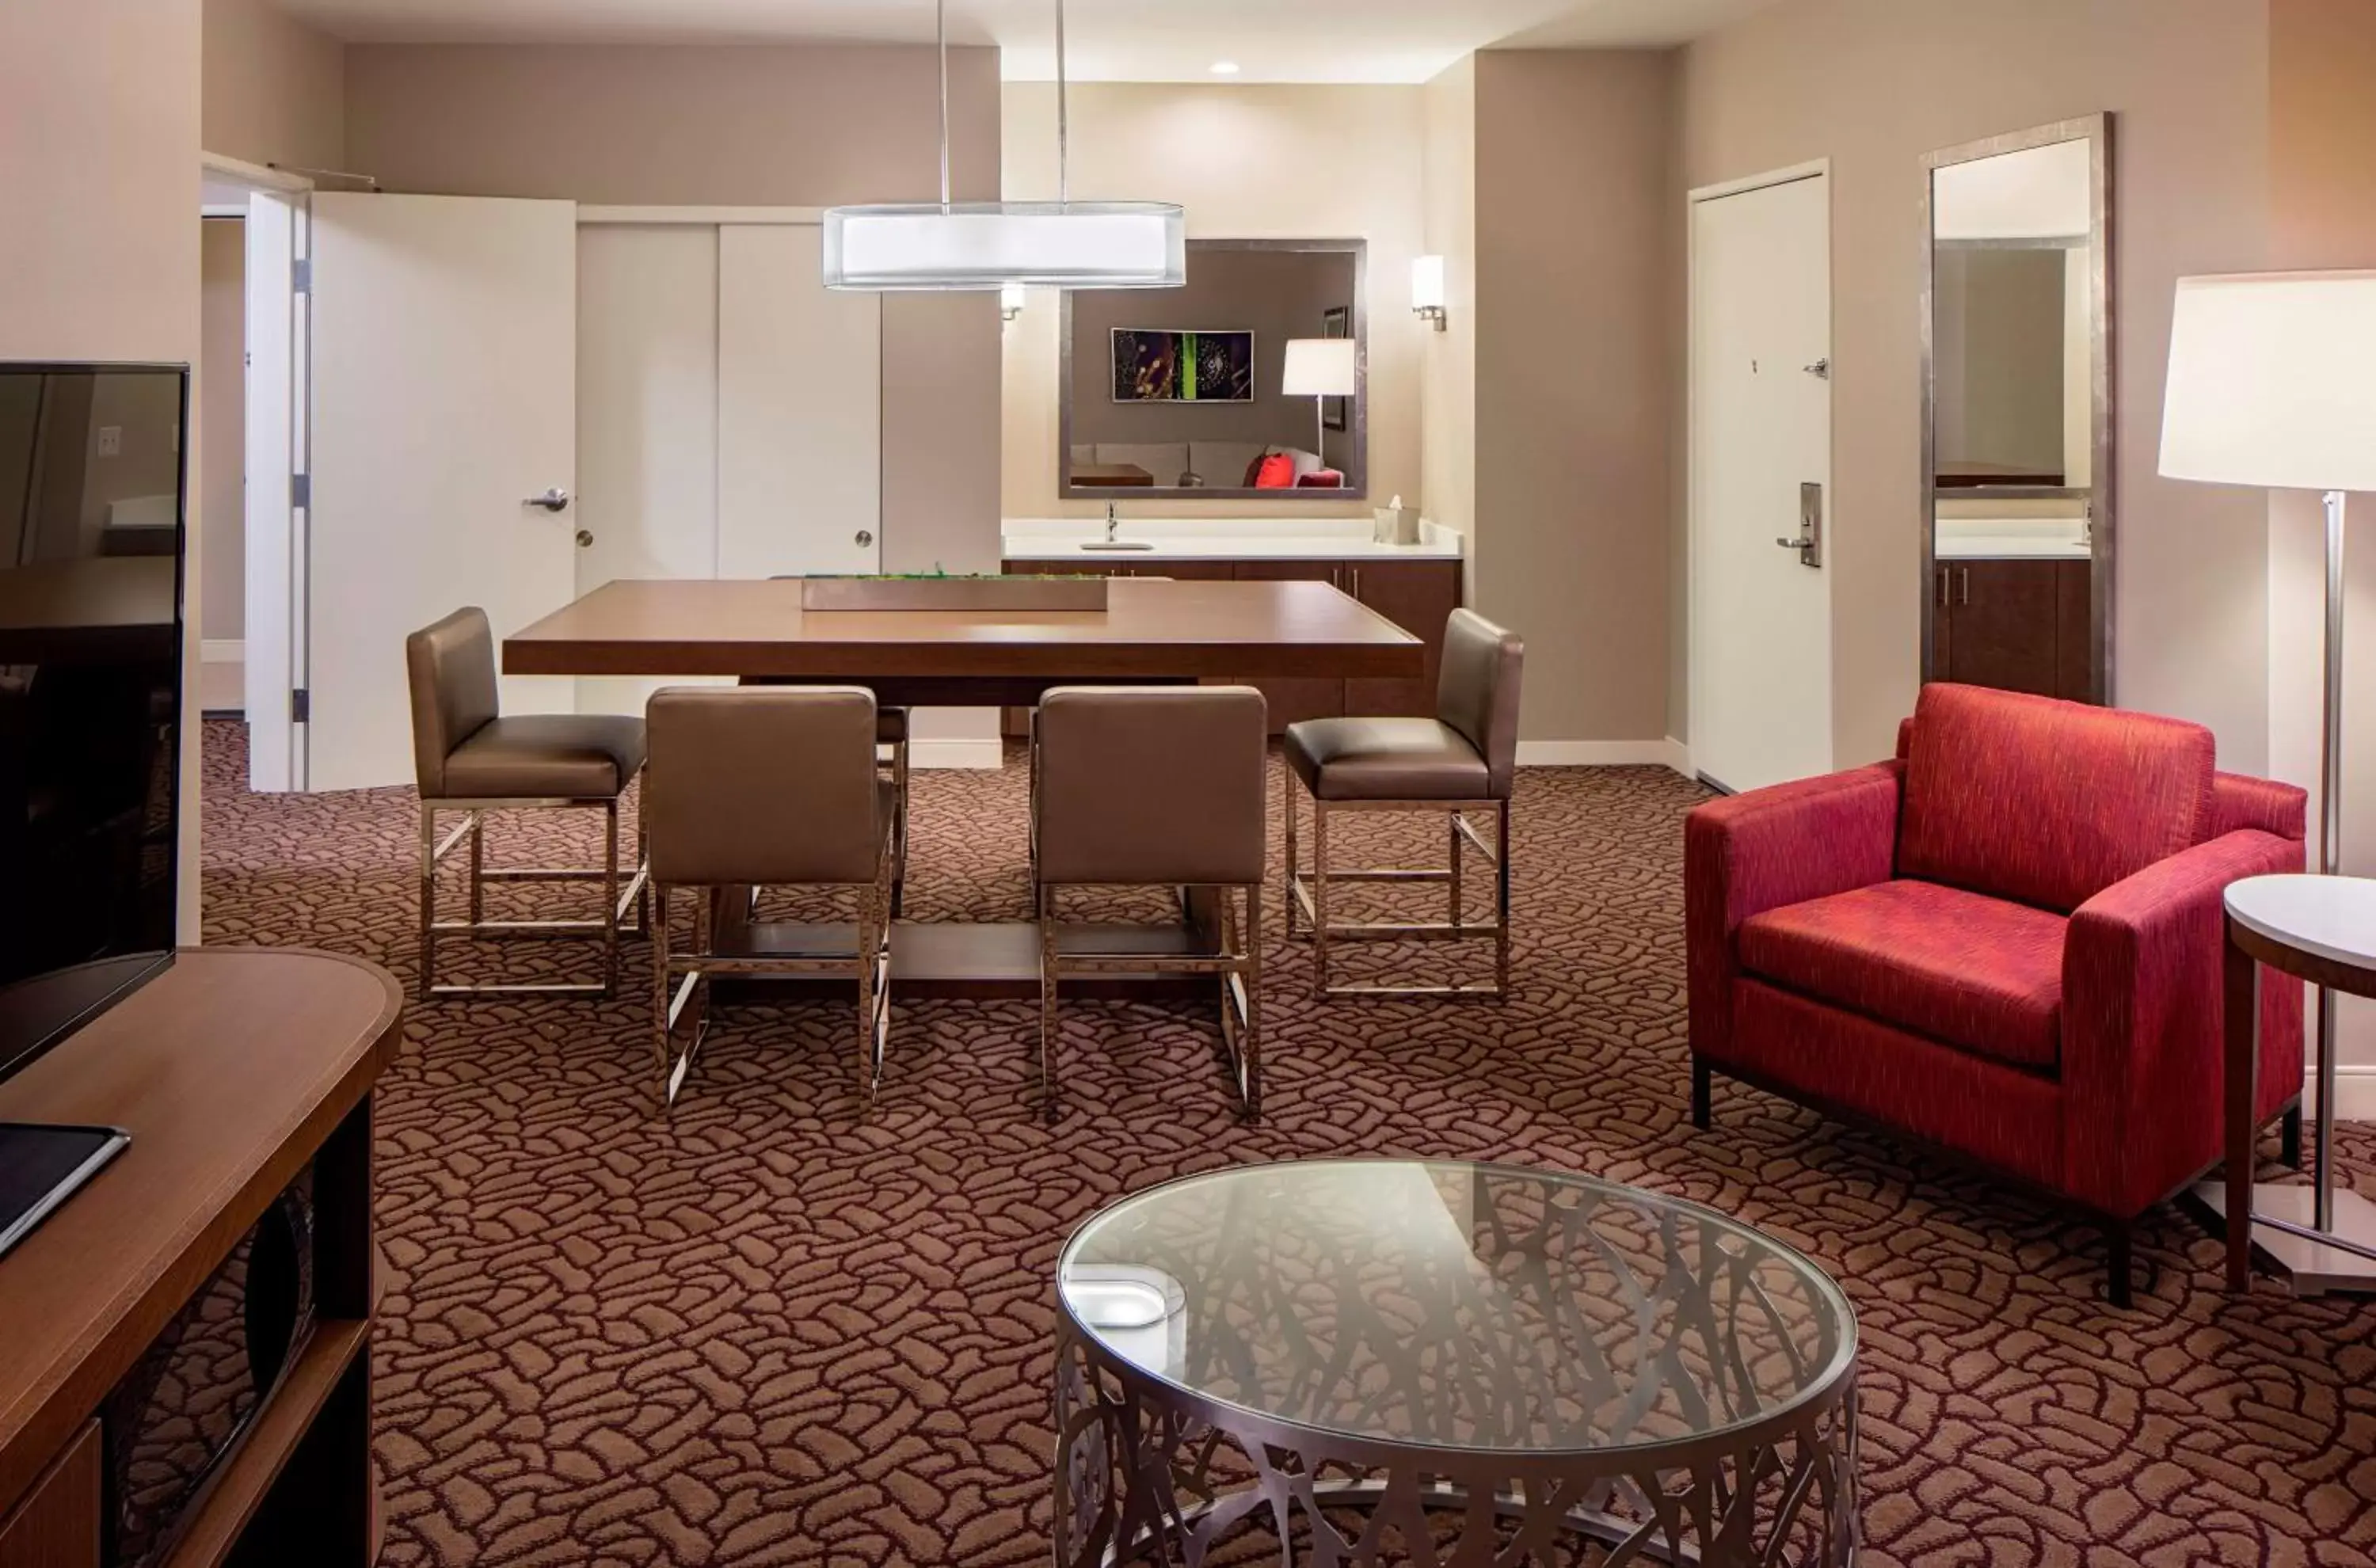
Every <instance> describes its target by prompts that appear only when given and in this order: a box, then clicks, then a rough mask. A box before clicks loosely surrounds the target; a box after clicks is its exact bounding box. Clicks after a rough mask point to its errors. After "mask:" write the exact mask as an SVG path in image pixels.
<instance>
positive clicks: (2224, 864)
mask: <svg viewBox="0 0 2376 1568" xmlns="http://www.w3.org/2000/svg"><path fill="white" fill-rule="evenodd" d="M2301 867H2302V846H2301V841H2300V840H2299V838H2287V837H2280V836H2278V835H2276V834H2273V833H2266V832H2263V831H2261V830H2259V829H2257V828H2248V829H2244V830H2242V831H2239V832H2234V833H2228V834H2223V835H2222V836H2220V837H2216V838H2214V839H2212V840H2210V841H2209V842H2208V843H2204V844H2198V845H2196V846H2195V847H2194V848H2192V849H2187V850H2184V851H2182V852H2180V853H2179V854H2176V855H2172V856H2171V857H2170V858H2169V859H2168V860H2165V861H2158V862H2157V863H2156V864H2154V865H2150V866H2147V867H2146V868H2145V869H2144V870H2143V871H2141V872H2139V873H2136V874H2135V875H2134V876H2131V877H2128V878H2126V879H2124V880H2122V881H2120V882H2116V883H2114V884H2113V885H2111V886H2109V887H2107V888H2106V889H2104V890H2103V891H2102V892H2101V893H2098V894H2097V895H2096V897H2093V898H2090V899H2088V900H2087V902H2085V904H2082V905H2081V906H2079V908H2078V909H2077V910H2075V911H2074V912H2073V914H2072V917H2071V928H2070V932H2069V935H2068V936H2067V937H2066V938H2065V941H2064V945H2063V951H2062V1084H2063V1113H2062V1155H2063V1171H2064V1176H2065V1182H2066V1185H2067V1186H2068V1188H2069V1190H2070V1192H2071V1193H2072V1194H2073V1195H2074V1196H2076V1197H2079V1198H2082V1199H2084V1200H2085V1201H2086V1202H2088V1203H2090V1204H2092V1205H2094V1206H2097V1207H2098V1208H2100V1209H2102V1210H2103V1211H2104V1212H2105V1213H2107V1214H2110V1215H2113V1216H2116V1217H2119V1218H2128V1217H2129V1216H2132V1215H2134V1214H2136V1213H2138V1212H2139V1211H2140V1210H2142V1209H2144V1207H2145V1206H2147V1205H2149V1204H2153V1203H2156V1202H2158V1201H2159V1200H2160V1199H2161V1198H2163V1197H2164V1196H2166V1195H2168V1193H2169V1192H2170V1190H2171V1189H2172V1188H2174V1187H2175V1186H2177V1184H2178V1183H2179V1182H2183V1181H2185V1180H2186V1179H2187V1178H2188V1177H2190V1176H2192V1175H2193V1174H2195V1173H2196V1172H2197V1171H2200V1170H2203V1169H2204V1167H2206V1166H2208V1165H2209V1164H2211V1163H2212V1161H2214V1160H2216V1159H2217V1158H2219V1153H2220V1149H2221V1146H2222V1144H2221V1138H2222V1118H2223V1116H2224V1113H2225V1107H2224V1104H2223V1099H2222V1085H2223V1078H2222V1074H2221V1052H2222V1045H2223V1037H2222V1033H2221V1022H2222V1019H2221V1015H2222V1005H2221V997H2222V990H2221V967H2222V963H2223V960H2224V954H2225V950H2226V944H2227V939H2228V936H2227V914H2226V909H2225V904H2224V899H2223V896H2224V894H2225V893H2226V891H2227V888H2228V884H2229V883H2231V882H2235V881H2238V880H2239V879H2241V878H2243V877H2247V876H2261V875H2264V874H2268V873H2279V872H2298V871H2299V870H2301ZM2301 1075H2302V1051H2301V994H2300V988H2299V986H2292V985H2269V986H2264V987H2263V988H2262V998H2261V1096H2260V1103H2259V1105H2258V1106H2257V1107H2256V1108H2255V1110H2256V1112H2257V1113H2258V1114H2261V1115H2263V1116H2265V1115H2266V1114H2268V1113H2269V1112H2271V1111H2275V1109H2276V1108H2277V1107H2278V1106H2279V1105H2282V1104H2283V1103H2285V1101H2287V1099H2291V1098H2293V1097H2294V1096H2295V1095H2297V1094H2299V1092H2300V1090H2301Z"/></svg>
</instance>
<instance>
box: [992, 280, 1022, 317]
mask: <svg viewBox="0 0 2376 1568" xmlns="http://www.w3.org/2000/svg"><path fill="white" fill-rule="evenodd" d="M1022 314H1023V285H1022V284H1020V283H1009V284H1006V285H1004V287H1002V288H1001V289H1000V290H999V291H998V319H999V320H1001V321H1013V320H1014V319H1015V318H1016V316H1018V315H1022Z"/></svg>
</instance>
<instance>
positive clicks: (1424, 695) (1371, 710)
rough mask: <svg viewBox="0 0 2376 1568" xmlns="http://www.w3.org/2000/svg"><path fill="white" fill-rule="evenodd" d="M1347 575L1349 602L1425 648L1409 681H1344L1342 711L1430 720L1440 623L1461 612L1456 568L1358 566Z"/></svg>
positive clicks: (1445, 564) (1436, 564) (1440, 564)
mask: <svg viewBox="0 0 2376 1568" xmlns="http://www.w3.org/2000/svg"><path fill="white" fill-rule="evenodd" d="M1348 575H1349V577H1350V586H1351V588H1352V591H1353V597H1354V598H1356V599H1358V600H1360V601H1361V602H1362V603H1363V604H1366V605H1368V606H1369V607H1370V608H1371V609H1372V610H1374V611H1376V612H1378V613H1379V614H1381V615H1383V616H1384V617H1385V618H1386V619H1387V620H1389V621H1392V622H1393V623H1394V624H1396V625H1397V626H1400V627H1401V628H1402V629H1403V630H1404V631H1406V632H1408V633H1409V634H1410V635H1411V636H1415V637H1418V638H1420V640H1421V641H1423V642H1425V643H1426V644H1427V668H1426V669H1425V670H1424V671H1422V672H1421V673H1420V674H1419V675H1417V676H1415V677H1413V678H1411V679H1409V680H1403V681H1372V680H1354V681H1348V682H1346V683H1345V711H1346V712H1347V713H1349V714H1355V715H1359V716H1363V717H1381V718H1397V719H1431V718H1433V717H1434V715H1435V683H1436V676H1437V672H1438V671H1439V670H1440V668H1441V666H1442V664H1443V624H1444V622H1445V621H1446V620H1448V619H1449V618H1450V617H1451V615H1452V612H1454V611H1455V610H1456V609H1458V608H1459V607H1460V564H1459V563H1458V562H1456V561H1362V562H1358V563H1356V564H1353V565H1351V566H1350V567H1349V568H1348Z"/></svg>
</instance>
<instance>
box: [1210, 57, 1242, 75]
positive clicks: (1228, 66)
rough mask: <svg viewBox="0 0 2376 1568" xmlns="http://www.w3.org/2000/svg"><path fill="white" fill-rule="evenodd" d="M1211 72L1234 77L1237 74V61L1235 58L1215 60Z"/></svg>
mask: <svg viewBox="0 0 2376 1568" xmlns="http://www.w3.org/2000/svg"><path fill="white" fill-rule="evenodd" d="M1213 74H1214V75H1215V76H1217V77H1234V76H1236V75H1237V74H1238V63H1237V62H1236V61H1235V60H1216V61H1214V62H1213Z"/></svg>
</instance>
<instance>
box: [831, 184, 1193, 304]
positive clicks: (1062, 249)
mask: <svg viewBox="0 0 2376 1568" xmlns="http://www.w3.org/2000/svg"><path fill="white" fill-rule="evenodd" d="M1187 278H1188V214H1187V212H1186V209H1184V208H1180V207H1178V206H1175V205H1173V204H1171V203H1170V202H1156V201H1075V202H1053V201H1004V202H999V201H981V202H964V201H961V202H953V203H950V204H949V205H947V206H942V205H941V204H939V203H935V202H916V203H909V204H895V205H885V206H873V207H836V208H827V209H826V214H825V286H826V288H828V289H849V290H865V291H902V290H940V291H945V290H968V289H980V290H985V291H987V290H995V289H999V288H1001V287H1003V286H1004V285H1006V284H1009V283H1024V284H1030V285H1034V286H1038V287H1042V288H1055V289H1176V288H1178V287H1180V286H1181V284H1182V283H1184V282H1185V281H1187Z"/></svg>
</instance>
